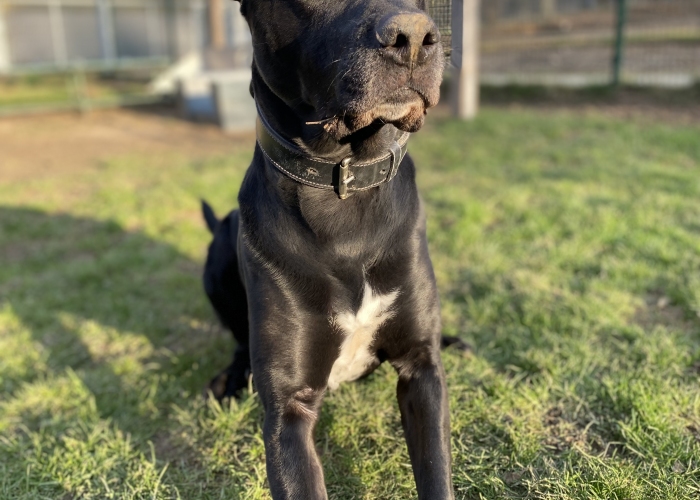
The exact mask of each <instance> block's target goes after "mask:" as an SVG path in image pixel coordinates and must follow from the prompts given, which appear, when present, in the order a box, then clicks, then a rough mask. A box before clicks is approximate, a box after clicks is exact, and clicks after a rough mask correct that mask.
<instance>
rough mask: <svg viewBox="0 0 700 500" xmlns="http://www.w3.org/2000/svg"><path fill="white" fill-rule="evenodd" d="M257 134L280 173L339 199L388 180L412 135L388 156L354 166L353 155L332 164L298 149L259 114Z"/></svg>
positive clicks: (398, 142)
mask: <svg viewBox="0 0 700 500" xmlns="http://www.w3.org/2000/svg"><path fill="white" fill-rule="evenodd" d="M256 134H257V140H258V145H259V146H260V149H261V150H262V152H263V154H265V156H266V157H267V159H268V160H270V162H271V163H272V164H273V165H274V166H275V167H276V168H277V169H278V170H279V171H280V172H282V173H283V174H285V175H286V176H288V177H289V178H290V179H294V180H295V181H297V182H300V183H301V184H305V185H307V186H312V187H315V188H319V189H332V190H334V191H335V192H336V193H338V196H339V197H340V199H341V200H344V199H346V198H348V197H349V196H350V195H352V194H353V193H356V192H358V191H366V190H368V189H371V188H373V187H377V186H379V185H380V184H384V183H385V182H389V181H391V180H392V179H393V178H394V177H395V176H396V173H397V172H398V170H399V165H401V161H402V160H403V158H404V156H405V155H406V151H407V150H408V138H409V136H410V135H411V134H409V133H408V132H403V133H402V135H401V136H400V137H399V138H398V139H397V140H395V141H394V142H393V143H392V145H391V146H390V147H389V150H388V151H387V153H386V154H385V155H384V156H382V157H381V158H378V159H376V160H372V161H369V162H363V163H353V162H352V156H349V157H347V158H345V159H343V161H341V162H340V163H334V162H331V161H328V160H324V159H322V158H314V157H311V156H309V155H307V154H305V153H304V152H303V151H301V150H299V148H297V147H296V146H295V145H294V144H292V143H290V142H289V141H287V140H286V139H284V138H283V137H281V136H280V135H279V134H278V133H277V132H275V131H274V129H273V128H272V127H271V126H270V125H269V124H268V123H267V120H265V117H264V116H263V115H262V113H260V112H259V111H258V120H257V124H256Z"/></svg>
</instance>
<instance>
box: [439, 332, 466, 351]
mask: <svg viewBox="0 0 700 500" xmlns="http://www.w3.org/2000/svg"><path fill="white" fill-rule="evenodd" d="M440 344H441V346H442V348H443V349H448V348H449V349H454V350H456V351H459V352H461V353H464V354H466V353H469V352H471V351H472V346H470V345H469V344H467V343H466V342H465V341H463V340H462V339H460V338H459V337H448V336H447V335H443V336H442V340H441V342H440Z"/></svg>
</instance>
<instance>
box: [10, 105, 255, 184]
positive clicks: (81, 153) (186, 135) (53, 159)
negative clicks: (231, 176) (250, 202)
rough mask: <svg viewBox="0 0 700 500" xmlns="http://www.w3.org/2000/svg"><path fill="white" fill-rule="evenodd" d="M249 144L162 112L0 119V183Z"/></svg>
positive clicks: (248, 139)
mask: <svg viewBox="0 0 700 500" xmlns="http://www.w3.org/2000/svg"><path fill="white" fill-rule="evenodd" d="M254 141H255V136H254V133H253V132H252V131H251V132H250V133H246V134H239V135H227V134H224V133H223V132H221V131H220V130H219V129H218V128H217V127H215V126H213V125H203V124H194V123H190V122H186V121H183V120H180V119H178V118H177V117H175V116H174V113H173V112H172V111H170V110H165V109H157V110H153V109H151V110H147V111H133V110H126V109H115V110H108V111H95V112H91V113H88V114H85V115H78V114H75V113H65V114H55V115H42V116H27V117H19V118H8V119H4V120H0V152H1V153H0V182H13V181H16V180H23V179H29V178H33V177H36V176H43V177H46V176H54V175H62V174H65V173H70V172H80V171H82V170H85V169H95V168H99V167H100V165H101V164H102V163H103V162H105V161H106V160H108V159H109V158H112V157H115V156H120V155H129V154H139V155H146V156H151V155H152V156H167V157H170V156H173V157H174V156H179V157H186V158H202V157H210V156H222V155H226V154H227V153H230V152H233V151H235V150H237V149H238V150H240V148H241V147H245V146H246V145H250V147H252V145H253V144H254Z"/></svg>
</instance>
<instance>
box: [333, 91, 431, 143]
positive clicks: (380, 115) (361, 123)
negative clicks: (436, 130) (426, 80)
mask: <svg viewBox="0 0 700 500" xmlns="http://www.w3.org/2000/svg"><path fill="white" fill-rule="evenodd" d="M429 107H430V105H429V104H428V101H427V99H426V98H425V97H424V96H423V95H421V94H420V93H419V92H417V91H415V90H413V89H409V88H403V89H399V90H398V91H397V92H395V93H394V94H392V95H391V96H389V98H387V99H386V100H384V101H383V102H381V103H379V104H377V105H375V106H373V107H371V108H370V109H368V110H364V111H355V110H353V109H352V108H353V106H352V105H350V106H348V108H349V109H348V110H346V111H343V112H342V113H337V114H336V115H335V116H333V117H332V118H329V119H327V120H323V121H322V122H319V124H322V125H323V129H324V130H325V131H326V132H327V133H328V134H329V135H331V136H332V137H333V138H335V139H336V140H341V139H343V138H344V137H346V136H348V135H351V134H355V133H357V132H358V131H360V130H362V129H364V128H367V127H370V126H377V125H387V124H391V125H394V126H395V127H396V128H398V129H399V130H403V131H404V132H416V131H418V130H419V129H420V128H421V127H422V126H423V122H424V121H425V115H426V113H427V110H428V108H429Z"/></svg>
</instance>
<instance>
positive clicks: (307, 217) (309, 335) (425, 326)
mask: <svg viewBox="0 0 700 500" xmlns="http://www.w3.org/2000/svg"><path fill="white" fill-rule="evenodd" d="M422 7H423V2H422V1H421V2H417V1H415V0H344V1H341V0H243V3H242V12H243V13H244V15H245V17H246V19H247V20H248V23H249V25H250V27H251V32H252V36H253V46H254V63H253V81H252V84H251V89H252V91H253V93H254V96H255V99H256V101H257V103H258V106H259V109H260V111H261V113H263V114H264V115H265V116H266V118H267V120H268V122H270V123H271V124H272V126H273V127H274V128H275V129H276V131H277V132H278V133H279V134H281V135H282V136H284V137H285V138H286V139H288V140H289V141H292V142H294V143H295V144H296V145H297V146H298V147H299V148H300V149H302V150H305V151H307V152H308V153H309V154H312V155H314V156H317V157H323V158H326V159H329V160H333V161H339V160H340V159H342V158H344V157H346V156H348V155H352V156H353V159H354V161H362V160H368V159H372V158H376V157H379V156H381V155H383V154H385V153H386V151H387V150H388V145H389V144H390V143H391V142H392V141H393V140H394V138H395V137H397V135H398V134H399V132H398V130H397V129H401V130H405V131H416V130H418V129H419V128H420V127H421V125H422V124H423V117H424V114H425V112H426V111H427V108H429V107H431V106H434V105H435V104H436V103H437V100H438V95H439V85H440V79H441V75H442V66H443V58H442V48H441V46H440V44H439V43H437V38H436V37H437V32H436V29H435V26H434V24H433V23H432V21H431V20H430V19H429V18H428V17H427V16H426V15H425V14H424V13H423V12H422V11H421V8H422ZM400 16H403V17H400ZM402 36H403V38H402ZM309 122H314V124H309ZM316 122H321V123H316ZM238 201H239V206H240V209H239V210H237V211H234V212H232V213H231V214H229V216H228V217H226V218H225V219H224V220H222V221H221V222H220V223H217V221H216V217H215V216H214V213H213V211H212V210H211V208H210V207H208V205H207V204H206V203H204V204H203V212H204V216H205V219H206V220H207V225H208V227H209V228H210V229H212V230H213V231H215V236H214V240H213V242H212V243H211V245H210V248H209V256H208V259H207V264H206V270H205V273H204V283H205V289H206V292H207V295H208V296H209V298H210V300H211V302H212V304H213V306H214V308H215V309H216V311H217V314H218V315H219V317H220V319H221V321H222V323H223V324H224V325H225V326H227V327H228V328H230V329H231V331H232V332H233V334H234V336H235V338H236V341H237V343H238V347H237V348H236V352H235V353H234V357H233V361H232V363H231V365H230V366H229V367H228V368H227V369H226V370H224V371H223V372H222V373H221V374H219V375H218V376H217V377H216V378H215V379H214V380H213V381H212V383H211V385H210V389H211V391H212V392H213V393H214V396H215V397H216V398H218V399H221V398H223V397H226V396H234V395H236V393H237V392H238V391H239V390H240V389H241V388H243V387H245V386H246V385H247V377H248V373H249V372H250V369H251V367H252V372H253V374H254V380H255V385H256V388H257V390H258V393H259V395H260V398H261V400H262V402H263V405H264V408H265V424H264V429H263V437H264V441H265V448H266V455H267V471H268V479H269V483H270V488H271V490H272V496H273V498H274V499H276V500H279V499H300V500H307V499H325V498H327V495H326V489H325V485H324V480H323V470H322V468H321V464H320V461H319V459H318V457H317V455H316V451H315V448H314V442H313V429H314V426H315V424H316V421H317V418H318V415H319V412H320V406H321V402H322V399H323V395H324V392H325V391H326V386H327V381H328V377H329V374H330V371H331V368H332V366H333V363H334V362H335V360H336V358H337V357H338V353H339V350H340V346H341V343H342V340H343V338H344V335H345V334H344V332H342V331H340V330H339V329H338V327H337V326H335V324H334V322H333V321H331V319H330V318H332V317H333V316H334V315H335V314H337V313H340V312H344V311H351V312H355V311H357V309H358V307H359V306H360V303H361V302H362V298H363V290H364V283H365V282H368V283H369V284H370V285H371V286H372V288H373V289H374V290H375V291H376V292H378V293H383V294H385V293H389V292H390V291H393V290H399V296H398V298H397V300H396V302H395V304H394V312H395V314H394V316H393V318H392V319H390V320H389V321H387V322H385V323H384V324H383V325H381V327H380V328H379V330H378V331H377V332H376V334H375V337H374V342H373V344H372V352H373V354H374V356H375V362H374V363H373V364H372V366H371V367H370V370H371V369H374V368H376V366H378V365H379V364H380V363H381V362H383V361H385V360H386V361H389V362H390V363H391V364H392V365H393V366H394V367H395V368H396V370H397V372H398V376H399V382H398V388H397V395H398V398H399V407H400V409H401V420H402V424H403V426H404V431H405V435H406V441H407V443H408V449H409V454H410V457H411V462H412V464H413V471H414V476H415V479H416V484H417V489H418V497H419V498H420V499H422V500H425V499H430V500H443V499H452V498H454V493H453V490H452V482H451V457H450V442H449V436H450V432H449V429H450V425H449V411H448V405H447V401H448V399H447V388H446V385H445V377H444V370H443V367H442V362H441V359H440V346H441V343H442V341H441V335H440V331H441V326H440V310H439V298H438V294H437V287H436V284H435V278H434V275H433V270H432V265H431V263H430V258H429V255H428V245H427V241H426V235H425V217H424V214H423V211H422V208H421V203H420V200H419V198H418V193H417V190H416V184H415V167H414V164H413V161H412V160H411V158H410V156H406V157H405V158H404V160H403V162H402V164H401V166H400V169H399V172H398V175H397V176H396V177H395V178H394V180H393V181H391V182H390V183H387V184H383V185H381V186H379V187H377V188H373V189H371V190H368V191H365V192H360V193H357V194H355V195H353V196H352V197H350V198H349V199H347V200H340V199H339V198H338V196H337V195H336V194H335V193H334V192H332V191H325V190H320V189H316V188H313V187H309V186H305V185H302V184H299V183H297V182H295V181H293V180H291V179H290V178H288V177H285V176H284V175H283V174H281V173H280V172H279V171H278V170H277V169H276V168H274V166H273V165H272V164H270V162H269V161H268V160H267V159H266V158H265V156H264V155H263V153H262V151H261V150H260V148H259V147H256V149H255V154H254V157H253V161H252V164H251V166H250V168H249V169H248V172H247V174H246V176H245V179H244V180H243V185H242V186H241V189H240V193H239V197H238Z"/></svg>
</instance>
